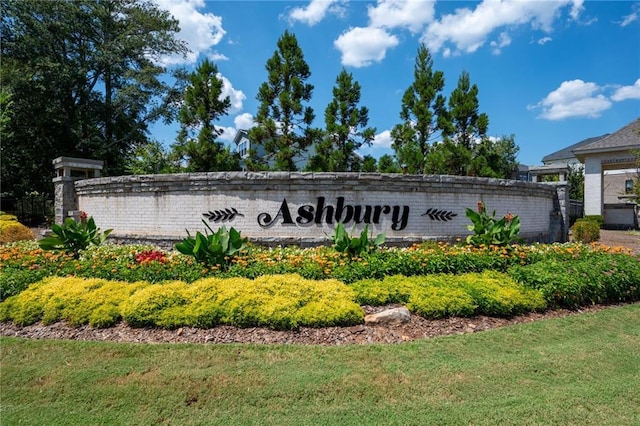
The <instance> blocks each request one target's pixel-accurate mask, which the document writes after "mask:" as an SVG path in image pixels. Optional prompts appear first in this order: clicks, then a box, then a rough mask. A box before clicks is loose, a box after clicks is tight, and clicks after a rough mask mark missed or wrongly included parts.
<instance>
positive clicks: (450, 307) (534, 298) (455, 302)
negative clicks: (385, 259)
mask: <svg viewBox="0 0 640 426" xmlns="http://www.w3.org/2000/svg"><path fill="white" fill-rule="evenodd" d="M351 287H352V288H353V289H354V291H355V292H356V301H357V302H358V303H362V304H372V305H384V304H387V303H406V304H407V307H408V308H409V310H411V311H412V312H414V313H416V314H418V315H422V316H425V317H429V318H439V317H444V316H450V315H462V316H464V315H473V314H485V315H494V316H496V315H497V316H508V315H515V314H519V313H522V312H529V311H533V310H540V309H544V308H545V307H546V302H545V300H544V298H543V296H542V293H541V292H540V291H537V290H532V289H530V288H527V287H525V286H523V285H520V284H518V283H516V282H515V281H514V280H513V279H512V278H510V277H509V276H508V275H506V274H503V273H499V272H495V271H494V272H489V271H485V272H483V273H468V274H461V275H449V274H433V275H426V276H413V277H404V276H401V275H396V276H392V277H386V278H384V279H382V280H362V281H358V282H355V283H354V284H352V285H351Z"/></svg>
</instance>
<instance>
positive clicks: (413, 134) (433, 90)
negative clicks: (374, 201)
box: [391, 44, 445, 174]
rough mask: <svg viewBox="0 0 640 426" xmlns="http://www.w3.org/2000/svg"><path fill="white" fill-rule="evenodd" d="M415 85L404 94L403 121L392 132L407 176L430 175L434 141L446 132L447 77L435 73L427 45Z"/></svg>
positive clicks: (420, 52)
mask: <svg viewBox="0 0 640 426" xmlns="http://www.w3.org/2000/svg"><path fill="white" fill-rule="evenodd" d="M413 76H414V81H413V83H412V84H411V86H409V88H407V90H406V91H405V92H404V96H403V97H402V108H401V110H400V119H401V120H402V121H403V122H402V123H400V124H398V125H396V126H395V127H394V128H393V130H392V131H391V138H392V139H393V144H392V147H393V149H394V151H395V153H396V156H397V159H398V162H399V163H400V165H401V167H402V168H403V169H404V170H405V172H406V173H421V174H424V173H426V172H427V155H428V154H429V148H430V143H431V139H432V137H433V136H435V135H437V133H438V131H440V130H441V129H442V124H443V123H442V116H443V115H444V113H445V97H444V96H443V95H442V94H441V93H440V92H442V90H443V88H444V74H443V73H442V71H434V70H433V59H432V58H431V54H430V53H429V50H428V49H427V48H426V46H425V45H424V44H422V45H420V47H419V48H418V54H417V56H416V60H415V65H414V71H413Z"/></svg>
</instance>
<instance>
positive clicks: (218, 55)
mask: <svg viewBox="0 0 640 426" xmlns="http://www.w3.org/2000/svg"><path fill="white" fill-rule="evenodd" d="M207 57H208V58H209V60H211V61H213V62H217V61H228V60H229V58H227V57H226V56H225V55H223V54H222V53H218V52H212V53H209V55H207Z"/></svg>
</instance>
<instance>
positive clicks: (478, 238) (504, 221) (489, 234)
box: [465, 201, 521, 246]
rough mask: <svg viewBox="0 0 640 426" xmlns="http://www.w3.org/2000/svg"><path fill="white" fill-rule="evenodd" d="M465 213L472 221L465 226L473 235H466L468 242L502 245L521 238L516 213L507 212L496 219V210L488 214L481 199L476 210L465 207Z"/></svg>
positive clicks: (478, 244) (475, 244) (477, 244)
mask: <svg viewBox="0 0 640 426" xmlns="http://www.w3.org/2000/svg"><path fill="white" fill-rule="evenodd" d="M465 214H466V216H467V218H469V220H470V221H471V222H472V223H473V225H468V226H467V228H468V229H469V230H470V231H473V235H469V236H468V237H467V243H469V244H473V245H474V246H480V245H485V246H489V245H492V244H493V245H499V246H504V245H509V244H511V243H513V242H518V241H520V240H521V239H520V218H519V217H518V216H517V215H513V214H511V213H507V214H506V215H504V216H503V217H502V218H501V219H496V211H495V210H494V211H493V213H492V214H491V216H489V214H488V213H487V208H486V206H485V205H484V203H483V202H482V201H478V208H477V211H475V210H473V209H469V208H467V209H465Z"/></svg>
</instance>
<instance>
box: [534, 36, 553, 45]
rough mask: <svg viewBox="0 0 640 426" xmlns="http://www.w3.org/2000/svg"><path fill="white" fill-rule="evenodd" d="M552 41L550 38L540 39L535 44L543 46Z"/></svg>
mask: <svg viewBox="0 0 640 426" xmlns="http://www.w3.org/2000/svg"><path fill="white" fill-rule="evenodd" d="M552 40H553V39H552V38H551V37H542V38H541V39H539V40H538V41H537V43H538V44H539V45H540V46H544V45H545V44H547V43H549V42H550V41H552Z"/></svg>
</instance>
